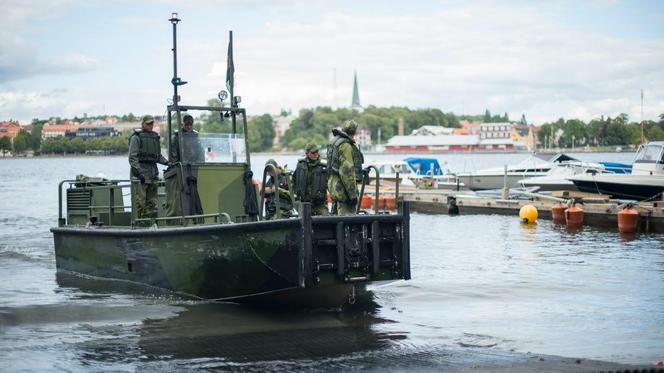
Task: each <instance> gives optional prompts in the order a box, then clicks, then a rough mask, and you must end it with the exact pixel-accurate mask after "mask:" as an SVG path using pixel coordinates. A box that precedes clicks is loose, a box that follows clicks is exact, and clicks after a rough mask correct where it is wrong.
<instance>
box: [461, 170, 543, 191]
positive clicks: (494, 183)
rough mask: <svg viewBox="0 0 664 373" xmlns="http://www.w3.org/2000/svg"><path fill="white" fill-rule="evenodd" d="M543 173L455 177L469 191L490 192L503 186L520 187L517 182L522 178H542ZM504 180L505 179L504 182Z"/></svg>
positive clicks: (463, 175)
mask: <svg viewBox="0 0 664 373" xmlns="http://www.w3.org/2000/svg"><path fill="white" fill-rule="evenodd" d="M544 175H545V173H532V174H527V175H525V176H524V174H521V173H520V174H510V173H508V174H507V176H505V175H504V174H500V175H498V174H496V175H489V174H485V175H483V174H460V175H457V178H458V179H459V180H460V182H461V183H463V184H464V185H465V186H466V187H467V188H468V189H470V190H491V189H501V188H502V187H503V186H504V184H505V183H506V184H507V187H508V188H511V187H516V186H520V184H519V181H520V180H522V179H523V178H524V177H534V176H544ZM505 178H506V179H507V180H506V181H505Z"/></svg>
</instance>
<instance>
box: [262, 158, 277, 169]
mask: <svg viewBox="0 0 664 373" xmlns="http://www.w3.org/2000/svg"><path fill="white" fill-rule="evenodd" d="M269 164H271V165H273V166H274V167H277V166H278V165H277V161H275V160H274V159H272V158H270V159H268V160H267V162H265V165H269Z"/></svg>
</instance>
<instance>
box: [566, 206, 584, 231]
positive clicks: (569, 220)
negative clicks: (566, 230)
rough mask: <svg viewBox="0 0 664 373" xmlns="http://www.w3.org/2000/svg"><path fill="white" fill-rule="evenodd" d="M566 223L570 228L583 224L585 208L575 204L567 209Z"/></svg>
mask: <svg viewBox="0 0 664 373" xmlns="http://www.w3.org/2000/svg"><path fill="white" fill-rule="evenodd" d="M565 224H567V226H568V227H570V228H577V227H581V226H583V209H582V208H580V207H576V205H573V206H572V207H570V208H568V209H567V210H565Z"/></svg>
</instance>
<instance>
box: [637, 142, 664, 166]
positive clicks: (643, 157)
mask: <svg viewBox="0 0 664 373" xmlns="http://www.w3.org/2000/svg"><path fill="white" fill-rule="evenodd" d="M662 148H663V147H662V146H661V145H642V146H641V147H640V148H639V151H638V152H637V153H636V157H635V158H634V162H639V163H664V154H663V153H662Z"/></svg>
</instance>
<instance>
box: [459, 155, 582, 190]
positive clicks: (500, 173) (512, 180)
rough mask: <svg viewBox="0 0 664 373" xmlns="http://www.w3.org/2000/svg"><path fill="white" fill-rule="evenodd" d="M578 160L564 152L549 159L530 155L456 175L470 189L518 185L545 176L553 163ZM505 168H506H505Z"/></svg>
mask: <svg viewBox="0 0 664 373" xmlns="http://www.w3.org/2000/svg"><path fill="white" fill-rule="evenodd" d="M565 161H578V160H577V159H575V158H572V157H570V156H567V155H565V154H556V155H555V156H554V157H552V158H551V159H549V160H544V159H542V158H540V157H538V156H535V155H531V156H530V157H528V158H526V159H525V160H523V161H522V162H520V163H518V164H515V165H511V166H507V167H493V168H487V169H483V170H478V171H473V172H465V173H458V174H457V175H456V176H457V178H459V179H460V181H461V182H462V183H464V184H465V185H466V186H467V187H468V188H469V189H471V190H489V189H500V188H502V187H503V186H505V185H506V186H507V187H508V188H510V187H518V186H520V185H519V181H520V180H523V179H526V178H530V177H538V176H546V175H547V174H548V172H549V171H551V169H552V168H553V166H554V163H560V162H565ZM506 168H507V169H506Z"/></svg>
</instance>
